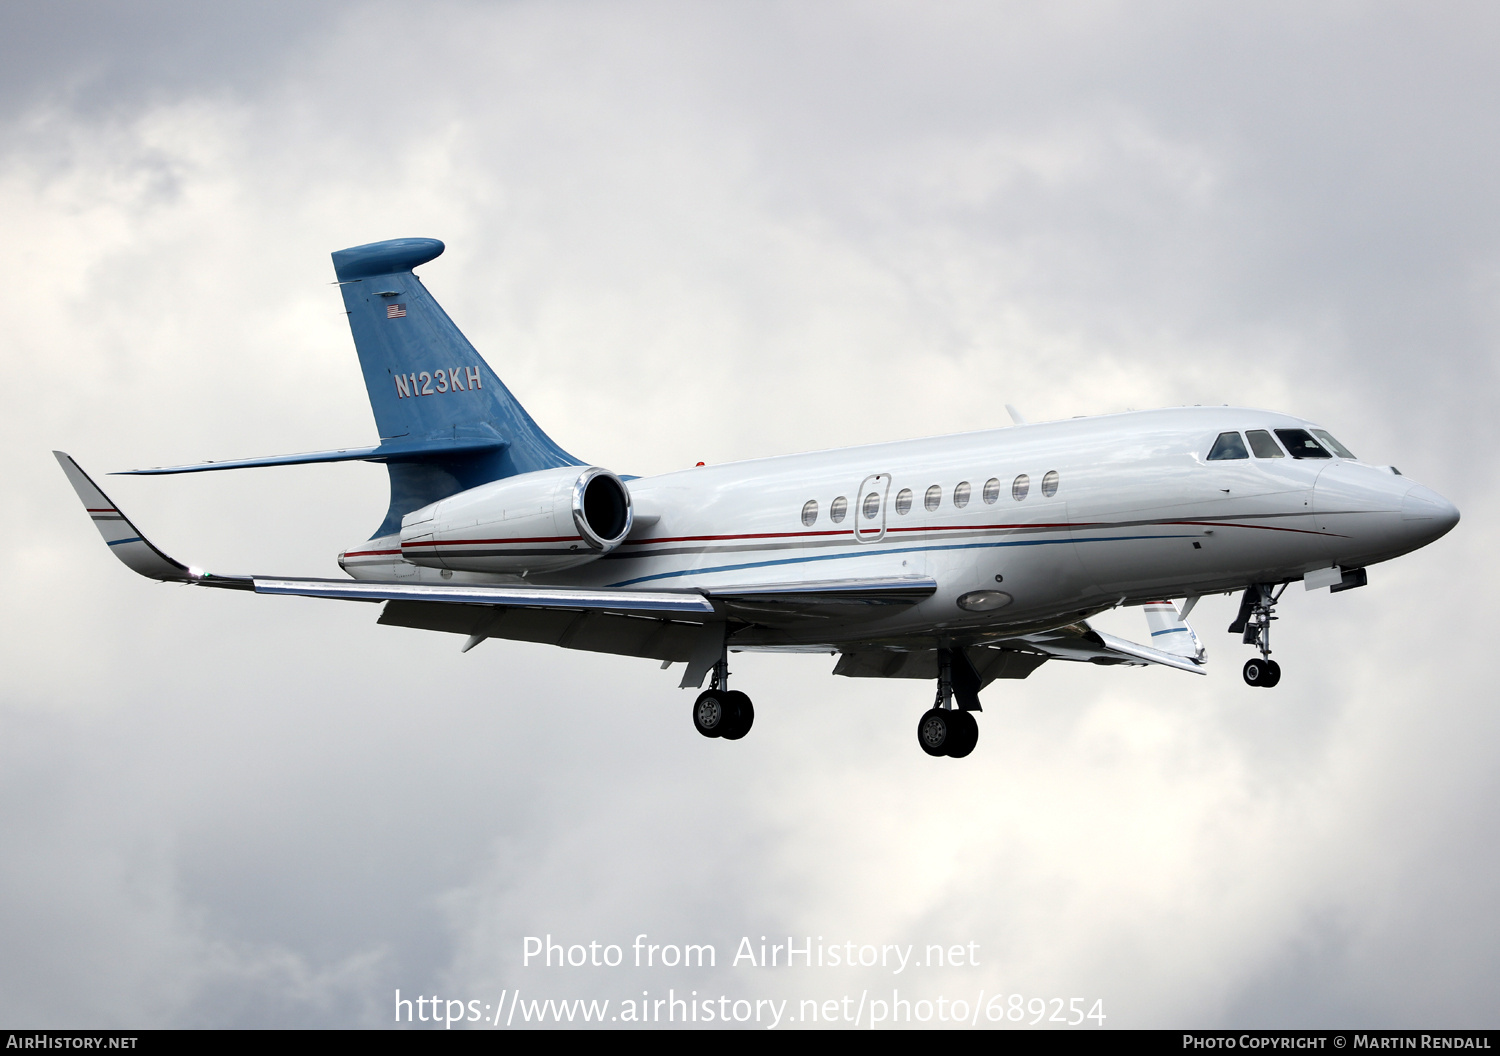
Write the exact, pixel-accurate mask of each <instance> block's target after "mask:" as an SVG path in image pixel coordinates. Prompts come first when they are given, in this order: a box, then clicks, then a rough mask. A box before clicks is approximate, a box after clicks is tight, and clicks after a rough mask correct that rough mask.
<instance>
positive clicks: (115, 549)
mask: <svg viewBox="0 0 1500 1056" xmlns="http://www.w3.org/2000/svg"><path fill="white" fill-rule="evenodd" d="M53 454H54V455H56V456H57V461H58V463H59V464H60V465H61V466H62V469H63V472H64V473H65V474H67V477H68V481H69V483H71V484H72V485H73V490H74V491H76V492H77V493H78V497H79V499H81V500H82V502H83V505H84V508H85V509H87V510H88V512H89V516H90V517H92V518H93V520H94V524H95V525H96V526H97V527H98V529H99V534H100V535H102V536H103V537H104V542H105V543H106V544H107V545H108V546H109V548H110V551H111V552H112V553H113V554H114V555H115V556H116V557H118V558H119V559H120V560H121V562H123V563H124V564H125V566H126V567H127V568H129V569H130V570H131V571H133V572H138V573H140V574H141V575H143V576H145V577H147V578H148V579H155V580H160V581H162V582H164V583H188V584H191V585H193V586H199V587H227V588H230V589H233V590H252V591H254V592H255V593H257V594H292V595H297V596H300V597H307V598H334V599H339V600H343V601H375V602H378V601H389V602H421V603H424V604H427V605H433V606H442V605H466V606H506V607H516V608H526V609H558V610H566V611H572V612H599V613H618V614H622V615H639V616H647V617H657V618H662V617H668V616H670V617H673V618H675V619H687V620H692V621H695V622H699V623H701V622H703V621H705V620H707V619H709V618H711V617H713V616H714V614H715V611H716V610H715V609H714V606H713V603H712V602H710V601H709V600H708V599H707V598H705V597H704V596H703V595H702V594H699V593H697V592H682V593H646V592H644V591H631V590H575V589H572V588H568V587H531V586H511V585H509V584H500V585H490V584H459V585H448V584H435V583H371V582H360V581H356V580H347V579H287V578H276V577H272V576H225V575H217V574H214V573H211V572H205V571H203V570H202V569H197V568H193V567H191V566H188V565H184V564H183V563H182V562H180V561H178V560H176V559H174V558H172V557H169V556H167V555H166V554H165V553H163V552H162V551H161V550H159V549H158V548H157V547H156V546H154V545H152V543H151V541H150V540H148V539H147V538H146V537H145V536H144V535H143V534H142V533H141V531H140V529H138V528H137V527H136V526H135V525H134V524H132V523H130V520H129V518H127V517H126V516H125V515H124V514H123V513H121V512H120V510H119V507H117V506H116V505H115V504H114V503H113V502H111V501H110V499H109V497H108V496H107V495H105V494H104V492H103V491H101V490H100V488H99V486H98V485H97V484H95V483H94V482H93V480H92V479H90V477H89V475H88V474H87V473H85V472H84V471H83V469H82V468H80V467H79V465H78V463H77V462H75V461H73V459H72V458H70V457H69V456H68V455H66V454H64V453H62V452H61V451H54V452H53ZM470 633H473V632H470Z"/></svg>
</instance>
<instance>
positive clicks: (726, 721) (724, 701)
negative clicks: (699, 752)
mask: <svg viewBox="0 0 1500 1056" xmlns="http://www.w3.org/2000/svg"><path fill="white" fill-rule="evenodd" d="M754 723H755V706H754V705H753V704H751V703H750V698H749V697H748V696H746V695H745V694H744V693H741V692H740V691H739V690H737V689H730V688H729V658H728V657H727V656H724V657H721V658H720V660H719V662H718V663H716V664H714V674H713V681H712V682H710V683H709V686H708V688H707V689H705V690H704V691H703V692H702V693H699V694H698V699H697V700H695V701H693V725H694V726H695V727H697V730H698V732H699V733H701V734H703V736H705V737H722V738H724V739H725V740H726V741H737V740H739V739H740V738H741V737H743V736H745V734H747V733H749V732H750V727H751V726H752V725H753V724H754Z"/></svg>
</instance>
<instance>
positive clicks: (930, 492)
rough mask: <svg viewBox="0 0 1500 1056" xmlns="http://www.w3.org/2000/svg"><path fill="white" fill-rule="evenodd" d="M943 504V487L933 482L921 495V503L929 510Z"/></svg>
mask: <svg viewBox="0 0 1500 1056" xmlns="http://www.w3.org/2000/svg"><path fill="white" fill-rule="evenodd" d="M942 504H943V489H942V488H940V487H938V486H937V485H936V484H934V485H933V486H932V487H930V488H928V489H927V494H926V495H923V496H922V505H923V506H926V507H927V508H928V509H929V510H935V509H937V508H938V507H939V506H941V505H942Z"/></svg>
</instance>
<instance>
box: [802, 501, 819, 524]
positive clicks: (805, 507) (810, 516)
mask: <svg viewBox="0 0 1500 1056" xmlns="http://www.w3.org/2000/svg"><path fill="white" fill-rule="evenodd" d="M817 521H818V500H817V499H808V500H807V501H806V502H805V503H803V504H802V523H803V524H805V525H807V527H809V528H811V527H812V526H813V525H814V524H816V523H817Z"/></svg>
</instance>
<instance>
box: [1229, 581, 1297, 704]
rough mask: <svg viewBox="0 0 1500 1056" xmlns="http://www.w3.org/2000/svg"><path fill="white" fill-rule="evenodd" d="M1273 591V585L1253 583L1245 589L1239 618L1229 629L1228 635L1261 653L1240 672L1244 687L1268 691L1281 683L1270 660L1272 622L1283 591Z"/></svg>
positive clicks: (1279, 666) (1278, 666) (1283, 586)
mask: <svg viewBox="0 0 1500 1056" xmlns="http://www.w3.org/2000/svg"><path fill="white" fill-rule="evenodd" d="M1286 586H1287V585H1286V584H1285V583H1283V584H1282V585H1281V590H1276V589H1275V584H1274V583H1255V584H1252V585H1251V586H1248V587H1246V588H1245V594H1244V597H1242V598H1241V599H1240V614H1239V616H1237V617H1236V618H1235V621H1234V622H1233V623H1231V624H1230V625H1229V633H1231V634H1238V635H1240V640H1241V641H1242V642H1244V643H1245V644H1246V645H1254V646H1257V647H1258V648H1259V649H1260V658H1259V659H1255V658H1253V657H1252V658H1251V659H1249V660H1246V661H1245V667H1244V669H1243V670H1242V671H1241V674H1242V675H1243V676H1244V679H1245V685H1247V686H1262V687H1264V688H1266V689H1270V688H1271V687H1272V686H1274V685H1276V683H1278V682H1280V681H1281V665H1280V664H1278V663H1277V662H1276V661H1275V660H1272V659H1271V621H1272V620H1274V619H1276V616H1275V615H1274V613H1275V611H1276V602H1277V601H1279V600H1280V599H1281V595H1282V593H1283V592H1285V590H1286Z"/></svg>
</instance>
